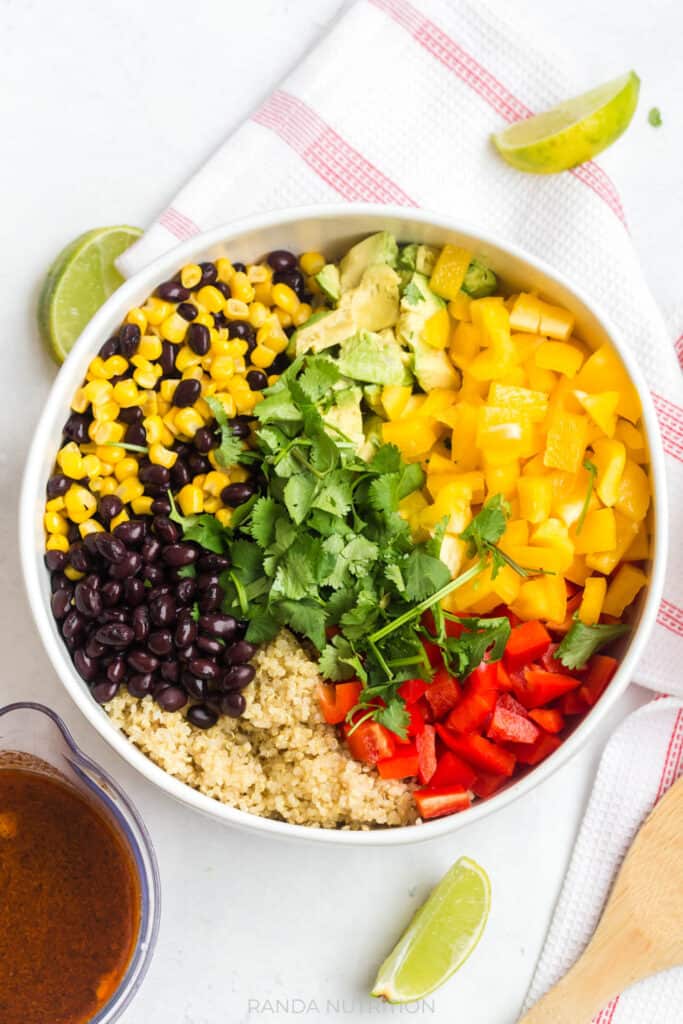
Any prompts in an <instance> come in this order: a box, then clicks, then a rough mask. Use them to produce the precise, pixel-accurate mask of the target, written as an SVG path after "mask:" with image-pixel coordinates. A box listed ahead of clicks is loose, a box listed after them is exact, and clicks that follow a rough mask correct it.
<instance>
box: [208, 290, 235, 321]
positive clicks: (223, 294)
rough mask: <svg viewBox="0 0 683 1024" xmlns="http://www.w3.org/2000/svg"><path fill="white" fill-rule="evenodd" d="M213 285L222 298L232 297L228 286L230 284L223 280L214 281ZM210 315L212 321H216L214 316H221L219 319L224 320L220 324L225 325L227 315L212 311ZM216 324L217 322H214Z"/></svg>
mask: <svg viewBox="0 0 683 1024" xmlns="http://www.w3.org/2000/svg"><path fill="white" fill-rule="evenodd" d="M213 286H214V288H218V291H219V292H220V293H221V295H222V296H223V298H225V299H231V298H232V290H231V288H230V285H229V284H226V283H225V281H214V285H213ZM211 315H212V316H213V320H214V323H216V317H217V316H218V317H221V319H223V320H225V323H224V324H221V327H225V325H226V324H227V317H225V316H224V315H223V313H212V314H211ZM216 326H218V324H216Z"/></svg>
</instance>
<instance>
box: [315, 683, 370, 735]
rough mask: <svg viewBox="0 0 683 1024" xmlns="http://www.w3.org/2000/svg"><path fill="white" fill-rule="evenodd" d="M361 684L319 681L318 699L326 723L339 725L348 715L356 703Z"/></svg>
mask: <svg viewBox="0 0 683 1024" xmlns="http://www.w3.org/2000/svg"><path fill="white" fill-rule="evenodd" d="M361 689H362V687H361V684H360V683H358V682H352V683H337V684H336V685H335V684H332V685H331V684H329V683H321V684H320V685H319V686H318V700H319V701H320V710H321V711H322V713H323V718H324V719H325V721H326V722H327V724H328V725H339V723H340V722H343V721H344V719H345V718H346V716H347V715H348V713H349V711H350V710H351V708H354V707H355V706H356V704H357V703H358V699H359V697H360V692H361Z"/></svg>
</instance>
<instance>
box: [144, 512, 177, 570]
mask: <svg viewBox="0 0 683 1024" xmlns="http://www.w3.org/2000/svg"><path fill="white" fill-rule="evenodd" d="M152 530H153V532H154V535H155V536H156V537H158V538H159V540H160V541H161V543H162V544H176V543H177V542H178V541H179V540H180V527H179V526H177V525H176V523H174V522H173V521H172V520H171V519H167V518H166V517H164V516H155V517H154V520H153V521H152ZM145 561H148V559H145Z"/></svg>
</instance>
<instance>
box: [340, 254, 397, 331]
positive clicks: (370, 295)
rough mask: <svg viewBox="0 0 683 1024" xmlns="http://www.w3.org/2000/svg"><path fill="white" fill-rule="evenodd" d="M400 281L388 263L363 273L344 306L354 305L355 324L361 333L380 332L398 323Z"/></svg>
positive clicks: (352, 310) (343, 300) (347, 296)
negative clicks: (362, 331)
mask: <svg viewBox="0 0 683 1024" xmlns="http://www.w3.org/2000/svg"><path fill="white" fill-rule="evenodd" d="M399 283H400V278H399V276H398V274H397V273H396V271H395V270H392V268H391V267H390V266H388V265H387V264H386V263H374V264H373V265H372V266H370V267H368V268H367V270H365V271H364V272H363V276H362V277H361V279H360V282H359V284H358V287H357V288H354V289H353V290H352V291H351V292H347V293H346V294H345V295H344V296H343V298H342V305H346V303H347V301H349V296H350V303H351V314H352V316H353V322H354V323H355V325H356V327H357V328H358V329H359V330H365V331H381V330H383V329H384V328H385V327H393V326H394V325H395V324H396V321H397V320H398V302H399V296H398V286H399Z"/></svg>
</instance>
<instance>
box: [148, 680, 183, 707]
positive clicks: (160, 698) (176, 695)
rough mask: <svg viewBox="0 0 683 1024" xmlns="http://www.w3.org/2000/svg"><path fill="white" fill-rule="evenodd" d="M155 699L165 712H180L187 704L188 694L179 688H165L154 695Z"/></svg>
mask: <svg viewBox="0 0 683 1024" xmlns="http://www.w3.org/2000/svg"><path fill="white" fill-rule="evenodd" d="M154 699H155V700H156V702H157V704H158V705H159V707H160V708H163V709H164V711H180V709H181V708H183V707H185V705H186V704H187V694H186V693H185V691H184V690H181V689H180V687H179V686H164V687H162V688H161V689H160V690H158V691H157V692H156V693H155V694H154Z"/></svg>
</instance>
